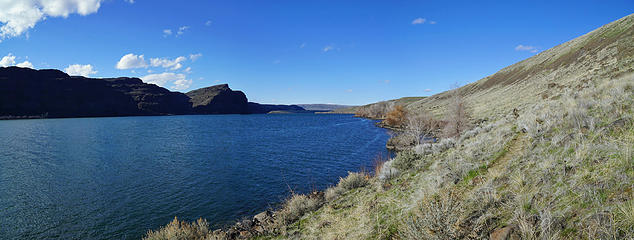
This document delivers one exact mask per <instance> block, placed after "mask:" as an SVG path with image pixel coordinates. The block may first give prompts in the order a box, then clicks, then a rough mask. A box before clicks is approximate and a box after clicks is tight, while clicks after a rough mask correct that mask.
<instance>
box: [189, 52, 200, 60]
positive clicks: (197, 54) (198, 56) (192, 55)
mask: <svg viewBox="0 0 634 240" xmlns="http://www.w3.org/2000/svg"><path fill="white" fill-rule="evenodd" d="M202 56H203V54H202V53H196V54H189V60H192V62H195V61H196V60H198V59H199V58H201V57H202Z"/></svg>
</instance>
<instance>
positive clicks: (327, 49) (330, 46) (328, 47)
mask: <svg viewBox="0 0 634 240" xmlns="http://www.w3.org/2000/svg"><path fill="white" fill-rule="evenodd" d="M332 50H335V47H333V46H332V45H328V46H325V47H324V49H322V51H324V52H328V51H332Z"/></svg>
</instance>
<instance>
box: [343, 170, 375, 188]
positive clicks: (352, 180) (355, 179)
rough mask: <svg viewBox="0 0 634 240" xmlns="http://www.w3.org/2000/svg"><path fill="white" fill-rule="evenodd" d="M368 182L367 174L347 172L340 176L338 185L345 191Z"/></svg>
mask: <svg viewBox="0 0 634 240" xmlns="http://www.w3.org/2000/svg"><path fill="white" fill-rule="evenodd" d="M367 184H368V175H366V174H364V173H354V172H348V176H347V177H345V178H340V180H339V184H337V186H338V187H340V188H342V189H343V190H345V191H348V190H352V189H355V188H360V187H363V186H365V185H367Z"/></svg>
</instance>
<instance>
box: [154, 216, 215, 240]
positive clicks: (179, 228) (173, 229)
mask: <svg viewBox="0 0 634 240" xmlns="http://www.w3.org/2000/svg"><path fill="white" fill-rule="evenodd" d="M143 239H145V240H167V239H194V240H199V239H200V240H202V239H215V238H214V236H212V234H211V232H210V231H209V223H207V221H206V220H204V219H202V218H201V219H198V221H196V222H193V223H188V222H185V221H178V219H177V218H176V217H174V220H173V221H172V222H170V223H169V224H167V225H166V226H164V227H162V228H160V229H159V230H156V231H152V230H150V231H148V232H147V234H146V236H145V237H144V238H143Z"/></svg>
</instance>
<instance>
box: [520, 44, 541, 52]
mask: <svg viewBox="0 0 634 240" xmlns="http://www.w3.org/2000/svg"><path fill="white" fill-rule="evenodd" d="M515 51H528V52H532V53H536V52H539V49H537V47H535V46H528V45H522V44H520V45H517V47H515Z"/></svg>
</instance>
